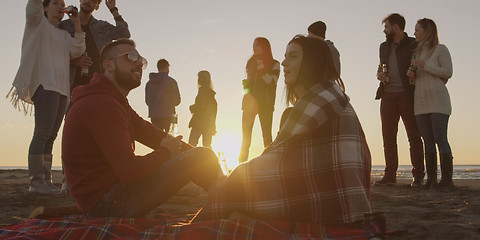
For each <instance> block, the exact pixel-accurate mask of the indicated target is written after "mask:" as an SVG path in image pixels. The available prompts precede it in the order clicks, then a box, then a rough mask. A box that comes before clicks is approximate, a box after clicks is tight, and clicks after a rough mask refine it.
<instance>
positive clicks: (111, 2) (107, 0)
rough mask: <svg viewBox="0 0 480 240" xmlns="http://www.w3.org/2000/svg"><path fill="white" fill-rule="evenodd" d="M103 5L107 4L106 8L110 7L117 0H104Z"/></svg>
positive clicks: (112, 6)
mask: <svg viewBox="0 0 480 240" xmlns="http://www.w3.org/2000/svg"><path fill="white" fill-rule="evenodd" d="M105 5H107V8H108V9H112V8H114V7H115V5H117V1H115V0H105Z"/></svg>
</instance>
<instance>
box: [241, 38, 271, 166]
mask: <svg viewBox="0 0 480 240" xmlns="http://www.w3.org/2000/svg"><path fill="white" fill-rule="evenodd" d="M246 72H247V79H246V80H244V82H243V85H244V90H245V95H244V97H243V101H242V110H243V115H242V133H243V134H242V135H243V137H242V147H241V150H240V156H239V162H240V163H242V162H245V161H247V160H248V154H249V151H250V144H251V142H252V130H253V123H254V122H255V116H256V115H257V114H258V118H259V119H260V125H261V127H262V136H263V145H264V147H265V148H266V147H268V146H270V144H271V143H272V121H273V110H274V106H275V97H276V91H277V81H278V76H279V75H280V63H279V62H278V61H277V60H275V59H273V56H272V49H271V47H270V42H269V41H268V40H267V39H266V38H263V37H258V38H256V39H255V40H254V41H253V55H252V57H250V59H249V60H248V62H247V67H246Z"/></svg>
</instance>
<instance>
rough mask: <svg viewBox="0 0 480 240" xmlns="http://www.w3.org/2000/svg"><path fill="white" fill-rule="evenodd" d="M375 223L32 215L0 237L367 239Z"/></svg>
mask: <svg viewBox="0 0 480 240" xmlns="http://www.w3.org/2000/svg"><path fill="white" fill-rule="evenodd" d="M377 232H379V224H377V223H376V222H372V223H369V224H363V225H360V224H349V225H343V226H336V227H324V226H320V225H318V224H310V223H290V222H282V221H259V220H253V219H252V220H238V219H237V220H214V221H205V222H201V223H194V224H178V222H176V221H175V219H174V218H172V217H168V216H163V217H160V216H157V218H156V219H134V218H94V219H89V220H87V219H86V218H84V217H81V216H69V217H66V218H57V219H49V220H40V219H32V220H27V221H25V222H23V223H21V224H18V225H12V226H8V227H5V228H2V229H0V239H103V240H107V239H108V240H109V239H185V240H192V239H195V240H203V239H251V240H254V239H262V240H268V239H276V240H282V239H285V240H287V239H297V240H301V239H309V240H315V239H349V240H355V239H369V238H370V237H372V236H374V235H375V233H377Z"/></svg>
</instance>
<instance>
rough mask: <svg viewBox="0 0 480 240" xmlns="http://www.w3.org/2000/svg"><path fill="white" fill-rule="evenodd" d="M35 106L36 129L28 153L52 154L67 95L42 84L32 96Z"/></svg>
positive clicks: (65, 106)
mask: <svg viewBox="0 0 480 240" xmlns="http://www.w3.org/2000/svg"><path fill="white" fill-rule="evenodd" d="M32 100H33V104H34V108H35V129H34V131H33V138H32V141H31V142H30V147H29V150H28V154H30V155H37V154H52V148H53V142H54V141H55V139H56V138H57V133H58V130H59V129H60V126H61V124H62V121H63V116H64V115H65V111H66V108H67V97H66V96H64V95H61V94H60V93H58V92H54V91H48V90H45V89H44V88H43V86H42V85H40V86H39V87H38V88H37V90H36V91H35V94H34V95H33V97H32Z"/></svg>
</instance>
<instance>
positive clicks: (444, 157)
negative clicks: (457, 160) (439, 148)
mask: <svg viewBox="0 0 480 240" xmlns="http://www.w3.org/2000/svg"><path fill="white" fill-rule="evenodd" d="M440 168H441V170H442V179H441V180H440V183H439V184H438V187H440V188H453V181H452V175H453V156H452V154H451V153H440Z"/></svg>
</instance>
